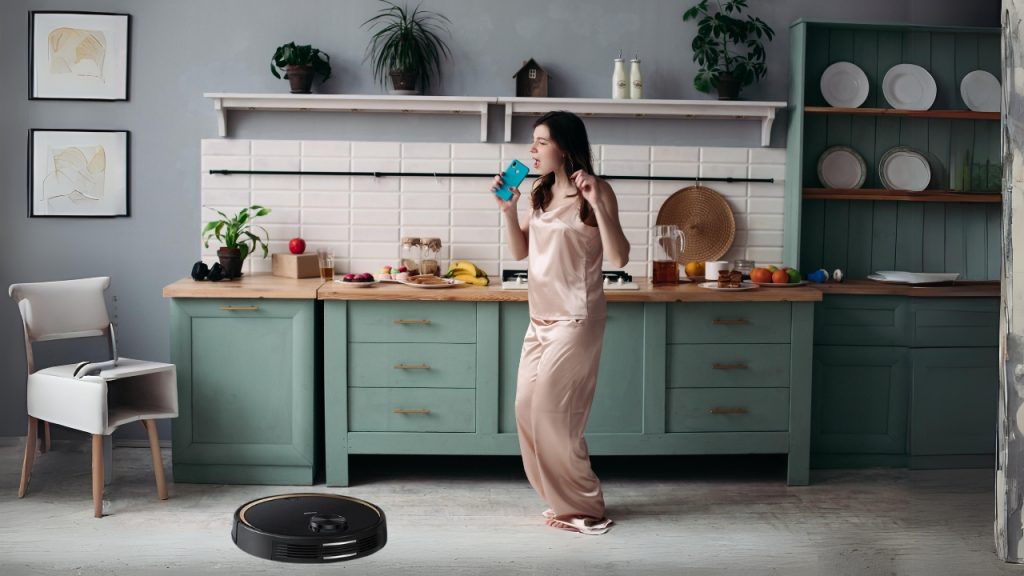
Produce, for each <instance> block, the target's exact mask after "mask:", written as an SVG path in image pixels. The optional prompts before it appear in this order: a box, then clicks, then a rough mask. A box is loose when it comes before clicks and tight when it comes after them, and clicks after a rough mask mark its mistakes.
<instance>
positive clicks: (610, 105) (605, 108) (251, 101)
mask: <svg viewBox="0 0 1024 576" xmlns="http://www.w3.org/2000/svg"><path fill="white" fill-rule="evenodd" d="M204 96H205V97H207V98H210V99H212V100H213V108H214V110H215V111H216V112H217V129H218V130H217V132H218V134H219V135H220V136H221V137H224V136H227V134H228V111H229V110H297V111H321V112H399V113H417V114H477V115H479V116H480V141H481V142H486V141H487V107H488V105H490V104H499V105H504V106H505V142H511V141H512V117H513V116H538V115H541V114H544V113H546V112H548V111H551V110H568V111H570V112H573V113H576V114H579V115H580V116H593V117H613V118H614V117H618V118H715V119H739V120H756V121H759V122H760V123H761V146H768V144H769V142H770V141H771V133H772V122H773V121H774V120H775V111H776V110H777V109H779V108H785V106H786V103H785V102H745V101H729V100H612V99H611V98H504V97H474V96H391V95H373V94H228V93H216V92H215V93H206V94H204Z"/></svg>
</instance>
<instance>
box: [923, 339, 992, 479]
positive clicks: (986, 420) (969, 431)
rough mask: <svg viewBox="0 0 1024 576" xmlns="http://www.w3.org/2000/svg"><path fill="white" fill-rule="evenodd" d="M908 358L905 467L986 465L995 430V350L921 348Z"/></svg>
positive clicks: (989, 462)
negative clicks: (910, 375) (910, 381)
mask: <svg viewBox="0 0 1024 576" xmlns="http://www.w3.org/2000/svg"><path fill="white" fill-rule="evenodd" d="M912 355H913V366H914V369H913V370H914V375H913V387H912V393H911V408H910V437H911V442H910V455H911V459H912V462H911V465H912V466H914V467H917V468H926V467H938V466H946V465H953V464H955V463H956V462H957V461H958V460H959V461H965V462H966V461H970V460H975V461H978V462H979V463H980V464H983V465H987V464H991V463H992V462H993V455H994V454H995V451H996V430H997V427H998V418H997V411H998V406H999V398H998V394H999V361H998V360H999V358H998V356H999V353H998V349H997V348H994V347H992V348H922V349H917V350H913V351H912Z"/></svg>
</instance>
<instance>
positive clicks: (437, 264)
mask: <svg viewBox="0 0 1024 576" xmlns="http://www.w3.org/2000/svg"><path fill="white" fill-rule="evenodd" d="M420 248H421V252H420V255H421V256H420V274H433V275H434V276H440V275H441V239H440V238H421V239H420Z"/></svg>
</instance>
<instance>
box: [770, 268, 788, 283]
mask: <svg viewBox="0 0 1024 576" xmlns="http://www.w3.org/2000/svg"><path fill="white" fill-rule="evenodd" d="M772 283H774V284H789V274H788V273H787V272H786V271H785V270H776V271H775V272H772Z"/></svg>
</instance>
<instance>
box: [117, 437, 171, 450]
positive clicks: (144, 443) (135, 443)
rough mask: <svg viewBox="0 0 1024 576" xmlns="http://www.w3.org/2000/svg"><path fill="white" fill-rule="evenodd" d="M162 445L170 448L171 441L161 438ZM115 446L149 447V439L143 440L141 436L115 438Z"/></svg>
mask: <svg viewBox="0 0 1024 576" xmlns="http://www.w3.org/2000/svg"><path fill="white" fill-rule="evenodd" d="M160 447H161V448H170V447H171V441H170V440H161V441H160ZM114 448H149V440H142V439H141V438H138V439H136V438H124V439H115V440H114Z"/></svg>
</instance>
